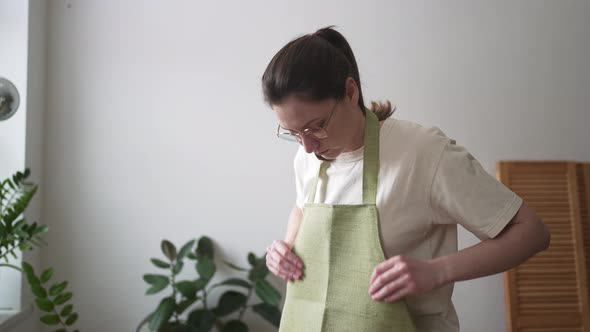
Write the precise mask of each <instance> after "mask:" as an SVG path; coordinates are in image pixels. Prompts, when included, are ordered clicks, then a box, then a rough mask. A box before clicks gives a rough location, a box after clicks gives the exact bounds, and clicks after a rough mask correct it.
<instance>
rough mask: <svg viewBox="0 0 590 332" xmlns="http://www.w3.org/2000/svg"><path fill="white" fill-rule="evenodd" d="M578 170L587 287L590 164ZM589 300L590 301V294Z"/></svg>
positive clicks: (589, 231)
mask: <svg viewBox="0 0 590 332" xmlns="http://www.w3.org/2000/svg"><path fill="white" fill-rule="evenodd" d="M576 168H577V176H578V193H579V197H580V221H581V224H582V237H583V239H584V253H585V256H586V285H590V216H589V214H588V213H589V208H590V164H588V163H586V164H584V163H579V164H577V165H576ZM588 298H589V299H590V293H589V294H588Z"/></svg>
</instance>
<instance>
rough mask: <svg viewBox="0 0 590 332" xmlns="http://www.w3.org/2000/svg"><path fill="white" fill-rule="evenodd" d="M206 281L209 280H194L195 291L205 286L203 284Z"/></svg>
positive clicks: (205, 284)
mask: <svg viewBox="0 0 590 332" xmlns="http://www.w3.org/2000/svg"><path fill="white" fill-rule="evenodd" d="M208 282H209V280H205V279H197V280H195V287H196V288H197V291H200V290H201V289H203V288H205V286H207V283H208Z"/></svg>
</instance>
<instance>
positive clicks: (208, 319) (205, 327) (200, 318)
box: [187, 309, 215, 332]
mask: <svg viewBox="0 0 590 332" xmlns="http://www.w3.org/2000/svg"><path fill="white" fill-rule="evenodd" d="M187 323H188V324H189V325H191V326H194V327H196V328H198V329H199V332H208V331H210V330H211V328H212V327H213V323H215V315H214V314H213V313H212V312H211V311H210V310H206V309H197V310H193V311H192V312H191V313H190V314H189V315H188V320H187Z"/></svg>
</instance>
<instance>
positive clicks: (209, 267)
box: [197, 256, 215, 280]
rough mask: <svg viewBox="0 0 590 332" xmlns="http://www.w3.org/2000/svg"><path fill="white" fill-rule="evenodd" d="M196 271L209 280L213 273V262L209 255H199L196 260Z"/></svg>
mask: <svg viewBox="0 0 590 332" xmlns="http://www.w3.org/2000/svg"><path fill="white" fill-rule="evenodd" d="M197 272H199V276H201V278H202V279H205V280H209V279H211V278H212V277H213V275H214V274H215V263H213V261H212V260H211V259H210V258H209V257H205V256H204V257H201V258H199V261H198V262H197Z"/></svg>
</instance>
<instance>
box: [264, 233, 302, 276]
mask: <svg viewBox="0 0 590 332" xmlns="http://www.w3.org/2000/svg"><path fill="white" fill-rule="evenodd" d="M266 267H268V270H269V271H270V272H271V273H272V274H274V275H276V276H277V277H279V278H281V279H283V280H285V281H294V280H299V279H301V277H302V276H303V262H302V261H301V258H299V257H297V255H295V254H294V253H293V252H292V251H291V246H290V245H289V244H287V243H286V242H285V241H282V240H274V241H273V242H272V244H271V245H269V246H268V247H266Z"/></svg>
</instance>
